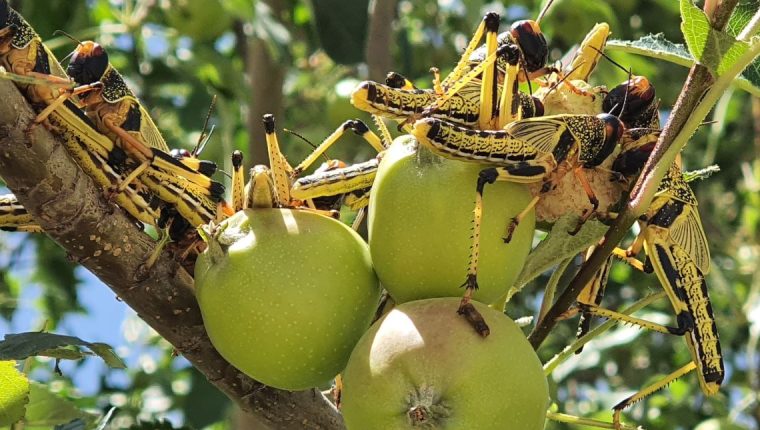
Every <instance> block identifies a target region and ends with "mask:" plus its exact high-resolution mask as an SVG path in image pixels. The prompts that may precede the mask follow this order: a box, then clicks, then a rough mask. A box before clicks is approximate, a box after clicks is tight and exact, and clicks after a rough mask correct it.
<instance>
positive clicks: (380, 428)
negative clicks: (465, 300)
mask: <svg viewBox="0 0 760 430" xmlns="http://www.w3.org/2000/svg"><path fill="white" fill-rule="evenodd" d="M473 304H474V305H475V307H476V308H477V310H478V311H479V312H480V313H481V314H482V315H483V318H484V319H485V320H486V322H487V323H488V325H489V326H490V327H491V335H490V336H488V337H487V338H482V337H480V336H479V335H478V334H477V333H476V332H475V331H474V330H473V329H472V327H471V326H470V325H469V324H468V323H467V321H465V319H464V318H462V317H460V316H459V315H457V313H456V309H457V307H458V306H459V299H458V298H455V297H450V298H438V299H427V300H418V301H413V302H408V303H404V304H402V305H399V306H398V307H396V308H395V309H393V310H392V311H390V312H389V313H388V314H386V315H385V316H384V317H383V318H382V319H381V320H379V321H378V322H376V323H375V324H374V325H373V326H372V327H371V328H370V329H369V331H367V333H365V334H364V336H362V338H361V340H360V341H359V343H358V345H357V346H356V348H355V349H354V351H353V352H352V353H351V358H350V360H349V362H348V365H347V366H346V370H345V371H344V372H343V393H342V399H343V404H342V407H341V412H342V413H343V417H344V419H345V422H346V427H347V428H348V429H349V430H375V429H377V430H385V429H394V430H406V429H408V430H414V429H418V428H426V429H441V430H442V429H478V430H489V429H494V430H505V429H507V430H541V429H543V428H544V424H545V417H546V408H547V407H548V404H549V388H548V384H547V381H546V377H545V376H544V372H543V368H542V366H541V362H540V361H539V359H538V357H537V356H536V354H535V352H534V351H533V348H531V346H530V344H529V343H528V341H527V339H526V338H525V336H524V335H523V332H522V330H520V328H519V327H518V326H517V324H515V323H514V321H512V320H511V319H509V318H508V317H507V316H505V315H504V314H503V313H501V312H498V311H496V310H493V309H491V308H489V307H488V306H486V305H483V304H481V303H478V302H473Z"/></svg>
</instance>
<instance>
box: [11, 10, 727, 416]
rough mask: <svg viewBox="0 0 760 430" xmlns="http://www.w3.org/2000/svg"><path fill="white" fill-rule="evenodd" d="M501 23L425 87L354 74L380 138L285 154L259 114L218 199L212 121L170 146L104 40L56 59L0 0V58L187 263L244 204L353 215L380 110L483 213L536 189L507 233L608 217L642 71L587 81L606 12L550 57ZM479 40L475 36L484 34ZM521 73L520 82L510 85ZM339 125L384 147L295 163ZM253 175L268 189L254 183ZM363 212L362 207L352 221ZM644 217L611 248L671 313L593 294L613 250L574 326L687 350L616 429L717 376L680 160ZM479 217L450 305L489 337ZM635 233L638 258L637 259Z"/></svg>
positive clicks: (703, 261) (646, 95)
mask: <svg viewBox="0 0 760 430" xmlns="http://www.w3.org/2000/svg"><path fill="white" fill-rule="evenodd" d="M498 28H499V17H498V15H496V14H494V13H489V14H487V15H486V16H485V18H484V20H483V22H482V23H481V24H480V26H479V27H478V28H477V30H476V32H475V34H474V36H473V38H472V40H471V42H470V43H469V45H468V46H467V48H466V50H465V53H464V55H463V56H462V58H461V60H460V61H459V62H458V64H457V65H456V66H455V67H454V69H453V71H452V72H451V73H450V74H449V75H448V76H447V77H446V78H445V79H444V80H443V81H441V80H440V78H439V76H438V75H437V74H436V75H435V80H434V84H433V89H418V88H416V87H415V86H414V85H413V84H412V83H411V82H409V81H408V80H407V79H406V78H404V77H403V76H401V75H399V74H396V73H391V74H389V78H388V80H387V82H386V83H377V82H372V81H366V82H362V83H361V84H360V85H359V86H358V87H357V88H356V90H355V91H354V93H353V94H352V99H351V101H352V103H353V104H354V106H355V107H357V108H358V109H361V110H363V111H366V112H369V113H371V114H373V115H374V117H375V123H376V125H377V127H378V129H379V133H380V136H378V135H376V134H375V133H374V132H372V131H371V130H370V129H369V128H368V127H367V126H366V125H365V124H364V123H362V122H361V121H358V120H350V121H346V122H345V123H343V124H341V125H340V126H339V127H338V128H337V129H336V131H335V132H334V133H333V134H331V135H330V136H328V137H327V138H326V139H325V140H324V141H323V142H322V143H321V144H320V145H319V146H318V147H317V148H316V149H315V150H314V152H313V153H312V154H311V155H310V156H308V157H307V158H306V159H305V160H304V161H303V162H301V163H300V164H298V165H297V166H296V167H292V166H291V165H290V164H289V163H288V161H287V160H286V158H285V157H284V155H283V154H282V153H281V151H280V149H279V143H278V139H277V135H276V132H275V122H274V118H273V117H272V116H271V115H267V116H265V117H264V123H265V129H266V142H267V147H268V151H269V165H270V167H269V168H266V167H264V166H257V167H255V168H254V169H252V170H251V180H250V181H249V183H248V184H247V185H246V184H245V179H244V176H245V175H244V172H243V156H242V154H241V153H239V152H236V153H235V154H233V155H232V166H233V169H234V170H233V173H232V181H231V182H232V187H231V188H232V190H231V193H230V195H231V197H229V198H228V199H227V200H225V198H224V193H225V190H224V187H223V186H222V185H221V184H220V183H219V182H217V181H215V180H213V179H212V175H214V173H215V172H216V170H217V169H216V165H215V164H214V163H212V162H209V161H205V160H200V159H199V158H198V156H199V153H200V151H201V149H202V148H203V146H204V145H205V143H206V141H207V140H208V134H205V133H204V134H203V135H202V137H201V139H200V140H199V142H198V143H197V144H196V146H195V149H194V150H193V151H191V152H188V151H183V150H170V149H169V148H168V146H167V144H166V142H165V140H164V139H163V137H162V136H161V133H160V131H159V130H158V128H157V127H156V124H155V123H154V122H153V121H152V119H151V118H150V115H149V114H148V111H147V109H146V108H145V107H144V106H143V105H142V104H141V103H140V101H139V100H138V99H137V98H136V97H135V96H134V94H133V93H132V91H131V90H130V89H129V87H128V86H127V84H126V83H125V81H124V79H123V78H122V76H121V75H120V74H119V72H118V71H117V70H116V69H115V68H114V67H113V66H112V65H111V64H110V62H109V60H108V54H107V53H106V50H105V49H104V48H103V47H102V46H101V45H99V44H97V43H95V42H92V41H84V42H79V41H76V44H77V45H76V49H75V50H74V52H73V53H72V55H71V59H70V61H69V63H68V66H67V67H66V68H65V69H64V68H63V67H62V66H61V65H60V64H59V63H58V61H57V60H56V59H55V57H54V56H53V55H52V54H51V52H50V51H49V50H48V49H47V48H46V47H45V46H44V45H43V44H42V42H41V39H40V37H39V36H38V35H37V34H36V33H35V31H34V30H33V29H32V27H31V26H30V25H29V24H28V23H27V22H26V21H25V20H24V19H23V18H22V17H21V16H20V15H19V14H18V13H17V12H16V11H14V10H13V9H11V8H10V7H9V6H8V2H7V1H6V0H0V65H2V66H3V68H4V69H5V71H4V72H2V77H4V78H7V79H12V80H14V82H16V84H17V86H18V88H19V90H20V91H21V92H22V93H23V94H24V95H25V96H26V98H27V99H28V101H29V102H30V104H31V105H32V106H33V107H34V109H35V110H36V112H37V113H38V116H37V118H36V121H35V124H38V125H41V126H45V127H48V128H49V129H50V130H51V131H53V132H54V133H55V134H56V135H58V137H59V138H60V140H61V141H62V142H64V144H65V146H66V149H67V150H68V152H69V154H70V155H71V156H72V157H73V158H74V159H75V160H76V161H77V163H78V164H79V165H80V167H81V168H82V170H83V171H84V172H85V173H87V174H88V175H89V176H90V177H91V178H92V179H93V180H94V181H95V182H96V183H97V184H98V185H99V186H100V187H101V188H102V189H103V193H104V195H105V196H106V197H107V199H108V200H109V201H110V202H113V203H114V204H115V205H117V206H118V207H120V208H121V209H123V210H124V211H125V212H126V213H128V214H129V215H130V216H131V217H132V218H133V219H134V220H135V222H136V223H138V224H140V225H150V226H154V227H156V228H157V229H158V230H160V231H162V239H163V240H162V242H161V243H165V242H167V241H172V242H174V244H175V245H174V246H179V247H180V251H181V252H179V253H178V254H177V255H179V258H180V259H182V260H183V261H186V262H189V263H190V264H189V265H190V266H192V261H194V258H195V255H196V254H197V253H198V252H199V251H200V250H202V248H203V242H202V241H199V240H198V239H199V237H198V233H197V228H198V227H200V226H202V225H205V224H208V223H212V222H213V223H218V222H220V221H221V220H223V219H225V218H227V217H229V216H230V215H231V214H232V213H234V212H236V211H239V210H242V209H244V208H261V207H264V208H266V207H291V208H302V209H303V210H313V211H319V212H320V213H323V214H324V215H326V216H335V215H336V214H337V210H338V209H339V208H340V206H341V205H342V204H345V205H346V206H348V207H350V208H351V209H353V210H358V211H360V214H361V213H363V210H364V208H365V207H366V205H367V202H368V199H367V196H368V194H369V193H370V192H371V187H372V182H373V180H374V177H375V173H376V171H377V167H378V163H379V161H380V159H381V158H382V157H381V156H382V152H383V151H384V150H385V149H386V148H387V147H388V145H389V144H390V141H391V135H390V133H389V131H388V129H387V128H386V125H385V123H384V122H383V121H384V119H385V120H392V121H398V122H400V125H399V128H400V129H401V128H403V129H404V130H406V131H407V132H409V133H411V134H412V135H413V136H415V137H416V139H417V140H418V142H419V143H420V144H421V145H423V146H425V147H427V148H428V149H430V150H431V151H433V152H434V153H436V154H438V155H440V156H443V157H447V158H452V159H456V160H461V161H463V162H468V163H479V164H482V165H483V170H482V171H481V173H480V176H479V178H478V181H477V183H476V184H474V185H475V197H476V206H477V207H476V210H475V212H474V213H476V214H478V213H480V212H482V208H480V205H481V203H482V195H483V193H484V192H485V189H486V185H487V184H491V183H493V182H495V181H512V182H517V183H524V184H527V185H528V186H529V187H530V190H531V193H532V194H533V196H534V198H533V200H532V201H531V203H530V204H529V205H528V207H526V208H525V209H524V210H523V211H522V212H521V213H520V214H519V215H517V216H516V217H514V218H513V219H512V220H510V221H509V222H508V223H507V225H505V235H504V240H505V242H508V241H509V240H510V239H511V235H512V232H513V231H514V229H515V227H516V226H517V225H518V224H519V223H520V220H521V219H522V218H523V217H524V216H525V215H526V214H527V213H529V212H530V211H534V210H535V212H536V215H537V218H538V219H539V221H541V222H544V223H548V224H551V223H553V222H555V221H556V220H557V219H559V218H560V217H562V216H564V215H566V214H568V213H569V214H575V215H577V217H578V221H577V227H576V228H575V229H573V231H569V232H567V234H574V233H575V232H577V231H578V229H580V227H581V226H582V224H583V223H584V222H585V221H586V220H588V219H591V218H592V217H593V218H598V219H601V220H606V219H609V218H611V217H614V211H615V209H616V207H617V206H616V205H617V204H618V203H619V202H620V201H621V200H622V199H624V197H625V194H626V192H627V189H628V186H629V184H631V183H632V182H633V180H635V178H636V176H637V175H638V173H639V171H640V169H641V168H642V166H643V165H644V163H645V162H646V160H647V158H648V156H649V153H650V152H651V150H652V148H653V145H654V142H655V141H656V139H657V136H658V133H659V120H658V112H657V107H658V99H657V98H656V96H655V92H654V87H653V86H652V85H651V84H650V83H649V81H648V80H647V79H646V78H644V77H641V76H631V77H630V78H629V79H628V80H627V81H626V82H623V83H622V84H620V85H617V86H614V87H613V88H612V89H610V90H607V89H606V88H604V87H594V86H591V85H589V84H588V83H587V81H588V80H589V77H590V76H591V73H592V71H593V70H594V68H595V66H596V64H597V62H598V61H600V59H601V58H602V56H603V55H604V54H603V53H602V51H603V50H604V46H605V43H606V40H607V36H608V34H609V31H610V30H609V27H608V26H607V25H606V24H598V25H597V26H596V27H594V28H593V29H592V30H591V32H590V33H589V34H588V35H587V36H586V38H585V39H584V40H583V42H582V43H581V45H580V48H579V49H578V51H577V53H576V55H575V57H574V59H573V60H572V62H571V63H570V64H569V65H568V66H567V67H565V68H564V69H560V68H556V67H548V66H547V65H546V64H547V56H548V45H547V42H546V40H545V38H544V36H543V34H542V33H541V30H540V26H539V24H538V22H537V21H532V20H529V21H519V22H516V23H514V24H513V25H512V26H511V27H510V29H509V30H508V31H506V32H504V33H501V34H500V33H499V32H498ZM482 38H485V43H484V44H483V45H482V46H480V47H479V44H480V42H481V39H482ZM521 83H522V84H527V86H528V88H529V89H530V91H529V93H526V92H523V91H520V90H519V88H520V84H521ZM534 87H535V91H533V89H534ZM33 126H34V125H33ZM349 130H350V131H352V132H354V133H356V134H358V135H360V136H362V137H363V138H364V139H365V140H366V141H367V142H368V143H369V144H370V145H372V147H373V148H375V149H376V150H377V151H378V157H376V158H373V159H371V160H368V161H366V162H363V163H358V164H354V165H346V164H344V163H342V162H340V161H337V160H330V161H328V162H326V163H324V164H323V165H322V166H321V167H320V168H318V169H317V170H316V172H315V173H313V174H312V175H308V176H302V174H303V172H305V171H306V170H307V169H309V167H310V166H312V165H313V164H314V163H315V162H316V161H317V160H318V159H319V158H320V157H322V156H323V155H324V154H325V151H326V150H327V149H328V148H329V147H330V146H331V145H332V144H334V143H335V142H336V141H337V140H338V139H339V138H340V136H341V135H342V134H343V133H344V132H345V131H349ZM254 187H260V188H263V190H264V191H263V192H262V191H261V190H259V191H258V192H253V188H254ZM244 196H249V198H245V197H244ZM250 196H258V197H256V198H253V197H250ZM262 196H263V197H262ZM361 219H362V217H361V216H358V217H357V221H356V222H355V227H358V224H359V223H360V222H361ZM640 225H641V232H640V234H639V235H638V237H637V238H636V240H635V241H634V243H633V244H632V245H631V247H630V248H629V249H628V250H626V251H624V250H618V251H617V252H616V255H617V256H619V257H621V258H622V259H624V260H626V261H628V262H629V263H631V264H632V265H633V266H634V267H636V268H640V269H642V270H645V271H649V272H652V271H654V272H655V274H656V276H657V278H658V279H659V281H660V284H661V285H662V286H663V288H664V289H665V291H666V293H667V296H668V298H669V299H670V302H671V304H672V306H673V310H674V313H675V316H676V321H677V325H676V326H674V327H666V326H662V325H658V324H654V323H651V322H648V321H643V320H639V319H635V318H632V317H628V316H626V315H622V314H619V313H617V312H614V311H610V310H607V309H603V308H601V307H600V306H599V305H600V303H601V299H602V295H603V292H604V287H605V283H606V278H607V271H608V270H609V267H610V264H611V261H608V264H606V265H605V266H604V267H603V268H602V270H601V271H600V272H599V273H598V274H597V276H596V278H595V279H594V281H593V282H591V283H590V284H589V285H588V286H587V289H586V291H584V293H583V294H582V295H581V296H580V298H579V304H578V308H577V312H579V313H581V314H582V318H581V328H580V333H579V334H581V335H582V334H584V333H585V332H587V331H588V329H589V321H590V317H591V316H592V315H599V316H603V317H606V318H615V319H618V320H621V321H625V322H629V323H632V324H636V325H639V326H642V327H644V328H648V329H651V330H657V331H661V332H664V333H672V334H676V335H680V336H683V337H684V339H686V341H687V344H688V347H689V350H690V352H691V361H690V363H688V364H687V365H685V366H684V367H682V368H681V369H678V370H676V371H675V372H673V373H672V374H671V375H669V376H668V377H666V378H664V379H663V380H661V381H658V382H657V383H655V384H653V385H651V386H649V387H646V388H644V389H642V390H641V391H639V392H638V393H636V394H634V395H633V396H630V397H629V398H627V399H625V400H623V401H622V402H620V403H619V404H618V405H617V406H615V415H614V421H615V426H616V427H618V428H621V426H622V424H621V423H620V419H621V417H620V412H621V411H622V410H623V409H625V408H626V407H628V406H630V405H632V404H633V403H635V402H637V401H639V400H641V399H643V398H644V397H646V396H648V395H649V394H651V393H652V392H654V391H656V390H658V389H660V388H662V387H664V386H665V385H667V384H668V383H670V382H671V381H672V380H674V379H676V378H678V377H680V376H682V375H684V374H686V373H688V372H690V371H692V370H696V371H697V372H696V373H697V375H698V378H699V382H700V386H701V388H702V390H703V392H704V393H705V394H715V393H716V392H717V391H718V389H719V387H720V384H721V382H722V380H723V376H724V368H723V361H722V357H721V353H720V344H719V341H718V334H717V328H716V325H715V323H714V321H713V315H712V308H711V306H710V301H709V297H708V291H707V286H706V284H705V275H706V274H707V273H708V271H709V269H710V254H709V249H708V246H707V241H706V239H705V236H704V233H703V231H702V226H701V221H700V218H699V214H698V212H697V201H696V198H695V196H694V193H693V192H692V191H691V189H690V187H689V185H688V184H687V183H686V181H685V180H684V179H683V175H682V172H681V169H680V166H679V165H678V164H674V165H673V166H671V168H670V170H669V172H668V175H667V176H666V178H665V180H664V181H663V182H662V184H661V185H660V188H659V191H658V193H657V196H656V197H655V199H654V201H653V202H652V205H651V207H650V209H649V210H648V211H647V213H646V214H645V215H644V216H643V217H642V218H641V221H640ZM0 228H3V229H5V230H17V231H29V232H40V231H42V229H41V227H40V226H39V225H38V224H37V223H36V222H35V220H34V219H33V217H32V216H31V215H30V214H29V213H27V212H26V211H25V209H24V208H23V206H21V205H20V204H19V202H18V201H17V200H16V199H15V197H14V196H13V195H6V196H2V199H0ZM479 229H480V218H479V217H478V216H476V217H475V219H474V233H473V243H472V249H471V258H470V264H469V266H468V270H467V273H463V275H464V278H465V282H464V286H465V287H466V289H465V294H464V297H463V298H462V300H461V304H460V307H459V309H458V310H457V311H458V312H459V313H460V314H463V315H465V317H467V318H468V320H470V321H471V322H472V323H473V326H474V328H475V329H476V330H478V331H479V332H480V333H481V334H483V335H487V333H488V328H487V327H485V328H484V327H483V325H484V323H482V321H481V320H479V318H478V315H477V311H475V310H474V307H472V304H471V302H470V300H471V296H472V292H473V291H474V290H476V289H477V288H478V282H477V274H478V258H477V257H478V247H479V237H480V235H479ZM642 247H643V248H644V251H645V253H646V256H647V261H646V264H642V263H641V262H640V261H638V260H636V259H635V256H636V255H637V254H638V252H639V250H640V249H641V248H642ZM161 250H162V246H158V247H157V248H156V252H155V253H154V255H152V256H151V257H150V258H148V260H147V261H146V269H147V270H149V269H150V265H151V264H152V263H153V262H154V261H155V258H156V257H157V256H158V255H159V253H160V252H161ZM453 311H454V310H452V312H453ZM481 323H482V324H481Z"/></svg>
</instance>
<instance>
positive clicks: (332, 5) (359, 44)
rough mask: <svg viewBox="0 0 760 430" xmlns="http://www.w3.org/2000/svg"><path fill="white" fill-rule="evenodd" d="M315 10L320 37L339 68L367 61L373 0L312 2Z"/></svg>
mask: <svg viewBox="0 0 760 430" xmlns="http://www.w3.org/2000/svg"><path fill="white" fill-rule="evenodd" d="M312 7H313V9H314V24H315V26H316V29H317V34H318V35H319V40H320V42H321V44H322V48H323V49H324V50H325V52H327V55H329V56H330V58H332V59H333V61H335V62H336V63H339V64H355V63H359V62H361V61H363V60H364V46H365V43H366V40H367V28H368V22H369V16H368V12H367V11H368V8H369V0H354V1H350V2H347V1H344V0H312ZM368 55H372V53H368Z"/></svg>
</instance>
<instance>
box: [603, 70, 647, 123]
mask: <svg viewBox="0 0 760 430" xmlns="http://www.w3.org/2000/svg"><path fill="white" fill-rule="evenodd" d="M654 100H655V90H654V85H652V84H651V83H650V82H649V79H647V78H646V77H644V76H634V77H632V78H631V79H629V80H627V81H625V82H623V83H621V84H620V85H618V86H616V87H615V88H613V89H611V90H610V92H609V93H607V96H606V97H605V98H604V101H602V110H603V111H604V112H607V113H610V114H613V115H618V116H620V118H621V119H622V120H623V122H625V123H629V122H633V121H632V120H633V119H635V118H637V117H639V116H640V115H641V114H643V113H644V112H646V111H647V109H648V108H649V107H650V106H651V105H652V103H654Z"/></svg>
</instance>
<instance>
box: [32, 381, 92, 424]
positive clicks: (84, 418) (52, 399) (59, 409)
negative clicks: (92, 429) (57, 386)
mask: <svg viewBox="0 0 760 430" xmlns="http://www.w3.org/2000/svg"><path fill="white" fill-rule="evenodd" d="M95 418H96V416H95V415H93V414H90V413H87V412H85V411H83V410H81V409H79V408H77V407H76V406H75V405H74V403H72V402H71V401H69V400H66V399H64V398H62V397H60V396H58V395H57V394H55V393H52V392H50V390H49V388H48V387H47V386H45V385H42V384H39V383H37V382H32V384H31V390H30V393H29V404H27V406H26V414H25V415H24V428H25V429H33V428H35V427H37V428H40V429H42V428H48V429H49V428H50V427H52V426H58V425H61V424H66V426H65V428H66V429H71V430H74V429H85V428H88V425H89V424H91V423H93V422H94V421H95ZM56 428H58V427H56Z"/></svg>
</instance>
